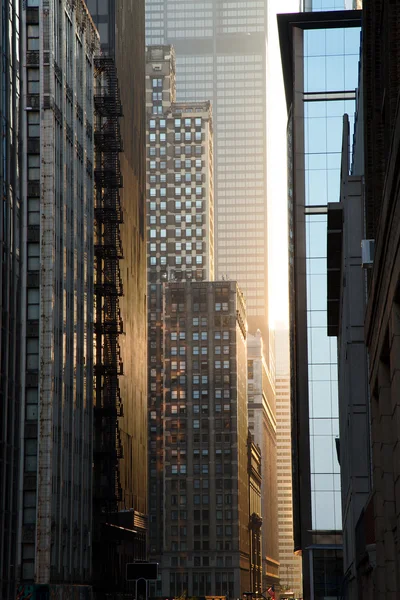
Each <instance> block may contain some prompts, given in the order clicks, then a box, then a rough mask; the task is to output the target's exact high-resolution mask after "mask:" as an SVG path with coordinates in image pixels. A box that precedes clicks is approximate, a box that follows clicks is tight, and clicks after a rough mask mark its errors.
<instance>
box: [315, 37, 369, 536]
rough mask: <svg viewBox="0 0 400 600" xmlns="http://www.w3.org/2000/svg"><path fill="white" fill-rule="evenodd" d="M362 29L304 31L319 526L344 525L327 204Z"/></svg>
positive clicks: (336, 179)
mask: <svg viewBox="0 0 400 600" xmlns="http://www.w3.org/2000/svg"><path fill="white" fill-rule="evenodd" d="M359 48H360V29H359V28H358V27H353V28H348V29H347V28H346V29H343V28H338V29H314V30H306V31H305V32H304V137H305V199H306V207H305V212H306V255H307V259H306V260H307V268H306V274H307V333H308V379H309V415H310V467H311V499H312V528H313V530H318V531H321V530H324V531H326V530H336V531H338V530H340V529H341V527H342V518H341V499H340V468H339V463H338V460H337V455H336V447H335V439H336V438H337V437H338V436H339V422H338V382H337V346H336V338H332V337H328V335H327V311H326V298H327V265H326V248H327V203H328V202H337V201H339V188H340V161H341V149H342V116H343V114H344V113H347V114H349V117H350V122H351V129H353V126H354V112H355V88H356V86H357V82H358V62H359Z"/></svg>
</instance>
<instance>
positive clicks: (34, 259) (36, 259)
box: [28, 243, 40, 271]
mask: <svg viewBox="0 0 400 600" xmlns="http://www.w3.org/2000/svg"><path fill="white" fill-rule="evenodd" d="M39 269H40V246H39V244H36V243H29V244H28V271H39Z"/></svg>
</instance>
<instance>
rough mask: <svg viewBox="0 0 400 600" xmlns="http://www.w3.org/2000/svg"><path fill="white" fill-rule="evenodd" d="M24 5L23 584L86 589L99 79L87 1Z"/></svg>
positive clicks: (94, 33)
mask: <svg viewBox="0 0 400 600" xmlns="http://www.w3.org/2000/svg"><path fill="white" fill-rule="evenodd" d="M38 4H39V3H38V2H36V1H33V0H32V1H28V3H27V6H26V10H24V11H23V12H22V13H21V28H20V31H21V41H22V45H23V48H24V49H26V53H25V54H24V59H23V63H24V75H23V76H24V81H25V82H26V88H25V89H26V95H25V96H24V109H25V111H24V113H23V114H24V117H23V121H22V126H23V132H22V134H21V138H22V140H23V156H24V163H25V164H26V179H25V181H24V189H23V196H24V200H25V202H26V204H25V207H26V210H25V211H24V227H23V230H22V232H23V233H22V243H23V258H24V265H23V288H24V291H23V293H22V295H21V301H22V303H23V306H22V311H23V315H24V317H23V319H22V335H23V338H24V344H23V346H22V348H23V349H22V351H21V371H22V382H21V387H22V395H23V400H24V401H23V404H22V411H21V413H22V414H21V422H22V428H23V430H22V431H23V433H22V434H21V455H22V458H21V464H20V467H21V474H20V481H19V487H20V503H19V506H20V507H21V510H20V515H19V516H20V524H19V525H20V531H19V534H18V538H17V539H18V543H19V546H20V547H19V552H18V557H17V561H16V565H17V578H18V580H19V582H20V583H21V587H22V589H23V588H24V586H25V585H27V584H28V585H30V586H32V588H29V591H30V592H32V595H33V594H35V590H36V589H38V588H41V586H44V587H43V588H41V589H43V593H47V594H49V588H50V587H51V588H52V593H55V594H57V593H58V592H57V591H56V589H55V588H57V586H61V590H62V593H67V590H70V588H71V586H72V584H81V585H82V597H89V593H90V586H89V585H88V584H90V582H91V534H92V505H91V497H92V432H93V325H92V321H93V276H92V265H93V221H94V218H93V165H94V149H93V119H94V116H93V85H94V56H95V55H97V54H98V53H99V51H100V43H99V38H98V34H97V31H96V28H95V27H94V25H93V22H92V19H91V17H90V15H89V13H88V11H87V8H86V4H85V2H83V0H80V1H78V2H75V3H74V4H73V5H71V3H70V2H67V1H65V0H64V1H62V2H60V3H58V4H57V6H53V5H52V4H50V3H47V6H45V5H44V3H40V6H38Z"/></svg>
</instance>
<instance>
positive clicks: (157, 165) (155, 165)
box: [149, 146, 203, 181]
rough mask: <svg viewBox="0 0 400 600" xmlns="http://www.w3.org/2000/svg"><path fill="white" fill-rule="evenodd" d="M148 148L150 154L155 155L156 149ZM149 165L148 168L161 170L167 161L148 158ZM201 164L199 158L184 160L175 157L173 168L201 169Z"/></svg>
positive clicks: (165, 166)
mask: <svg viewBox="0 0 400 600" xmlns="http://www.w3.org/2000/svg"><path fill="white" fill-rule="evenodd" d="M189 148H191V146H189ZM150 150H151V152H150ZM150 150H149V152H150V154H153V155H154V156H155V150H156V149H155V148H152V149H150ZM149 166H150V170H154V169H161V170H163V169H166V168H167V163H166V161H156V160H150V162H149ZM202 166H203V164H202V160H201V158H196V159H195V160H192V159H190V158H186V159H185V160H181V159H176V160H175V161H174V168H175V169H178V170H180V169H192V168H196V169H201V168H202ZM161 177H162V174H161V175H160V180H161ZM161 181H162V180H161Z"/></svg>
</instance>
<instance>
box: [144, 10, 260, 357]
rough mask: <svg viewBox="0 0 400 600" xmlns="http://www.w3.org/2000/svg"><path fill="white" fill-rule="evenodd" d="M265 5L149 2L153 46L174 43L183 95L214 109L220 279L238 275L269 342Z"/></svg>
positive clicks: (255, 322) (254, 320)
mask: <svg viewBox="0 0 400 600" xmlns="http://www.w3.org/2000/svg"><path fill="white" fill-rule="evenodd" d="M266 20H267V19H266V3H265V2H264V1H263V0H247V1H246V2H237V1H236V0H235V1H234V2H229V3H223V2H219V0H205V1H204V2H200V3H198V2H193V1H190V2H180V1H177V0H147V2H146V35H147V42H148V43H149V44H173V46H174V48H175V51H176V57H177V58H176V61H177V98H178V100H183V101H186V102H192V101H193V100H198V99H204V98H207V99H209V100H211V102H212V106H213V115H214V121H213V122H214V130H215V135H214V152H215V174H214V187H215V211H216V217H215V235H216V277H217V278H218V279H221V278H222V277H225V276H228V278H229V279H232V280H237V281H238V283H239V285H240V287H241V289H242V290H243V292H244V294H245V296H246V304H247V318H248V323H249V331H250V332H252V333H255V331H256V330H257V328H259V329H260V330H261V332H262V335H263V339H264V341H265V345H264V350H265V351H266V352H267V351H268V349H269V344H268V273H267V259H268V253H267V243H268V240H267V233H266V232H267V198H266V165H267V158H266V73H267V64H266V32H267V23H266Z"/></svg>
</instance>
